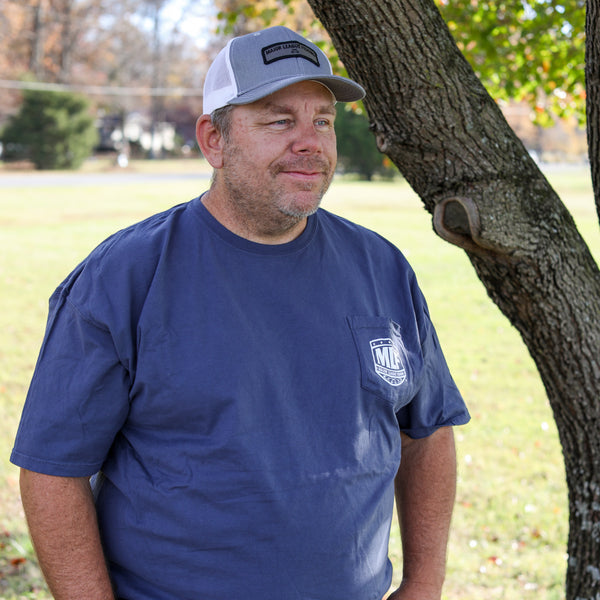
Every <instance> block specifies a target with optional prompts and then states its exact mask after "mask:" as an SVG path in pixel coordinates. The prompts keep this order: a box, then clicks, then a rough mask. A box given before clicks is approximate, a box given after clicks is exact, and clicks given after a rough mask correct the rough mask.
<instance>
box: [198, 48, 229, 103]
mask: <svg viewBox="0 0 600 600" xmlns="http://www.w3.org/2000/svg"><path fill="white" fill-rule="evenodd" d="M233 41H234V40H229V43H228V44H227V46H225V48H223V50H221V51H220V52H219V54H217V57H216V58H215V60H214V61H213V63H212V65H211V66H210V68H209V70H208V73H207V74H206V80H205V81H204V93H203V108H202V112H203V113H204V114H207V115H210V114H211V113H212V112H213V111H214V110H216V109H217V108H220V107H222V106H225V105H226V104H227V103H228V102H229V100H231V99H232V98H235V97H236V96H237V93H238V89H237V85H236V81H235V75H234V73H233V69H232V68H231V62H230V60H229V49H230V46H231V43H232V42H233Z"/></svg>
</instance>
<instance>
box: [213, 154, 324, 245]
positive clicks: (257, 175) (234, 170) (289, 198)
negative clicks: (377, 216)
mask: <svg viewBox="0 0 600 600" xmlns="http://www.w3.org/2000/svg"><path fill="white" fill-rule="evenodd" d="M226 156H227V159H226V164H227V168H224V169H223V171H222V173H221V175H222V177H223V183H224V184H225V188H226V189H227V193H228V196H229V202H230V204H231V208H232V209H233V210H234V211H235V212H236V213H237V215H238V217H239V218H240V219H241V220H243V221H244V222H245V224H246V226H251V227H252V228H255V229H259V230H262V231H264V232H265V233H267V232H274V233H275V232H276V233H283V232H285V231H288V230H290V229H291V228H293V227H294V226H295V225H297V224H298V223H299V222H300V221H302V220H303V219H306V218H307V217H309V216H310V215H312V214H314V213H315V212H316V211H317V210H318V208H319V206H320V203H321V200H322V198H323V196H324V194H325V192H326V191H327V189H328V188H329V185H330V183H331V180H332V178H333V167H332V165H331V163H330V161H329V160H327V159H326V158H325V157H321V156H311V157H297V158H293V159H282V160H278V161H275V162H273V163H271V164H270V165H269V166H268V168H266V169H265V168H264V167H262V170H261V168H260V167H257V165H256V164H254V163H253V162H252V160H249V159H248V158H247V157H246V156H245V154H244V152H243V151H241V150H240V149H239V148H238V147H236V145H235V144H231V146H230V147H229V148H228V149H227V150H226ZM290 171H291V172H293V171H299V172H309V173H320V174H321V175H322V176H321V177H320V178H319V179H318V180H317V179H315V180H314V181H297V182H295V181H290V180H287V179H286V176H285V173H286V172H290Z"/></svg>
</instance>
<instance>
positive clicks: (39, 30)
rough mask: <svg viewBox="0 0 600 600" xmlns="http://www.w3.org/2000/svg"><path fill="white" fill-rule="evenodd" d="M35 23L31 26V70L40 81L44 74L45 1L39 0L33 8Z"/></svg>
mask: <svg viewBox="0 0 600 600" xmlns="http://www.w3.org/2000/svg"><path fill="white" fill-rule="evenodd" d="M32 10H33V23H32V26H31V54H30V56H29V70H30V71H31V72H32V73H33V74H34V75H35V76H36V77H37V78H38V79H40V78H41V76H42V73H43V61H44V41H45V36H44V33H45V23H44V22H45V17H44V0H38V1H37V3H36V4H35V5H34V6H33V7H32Z"/></svg>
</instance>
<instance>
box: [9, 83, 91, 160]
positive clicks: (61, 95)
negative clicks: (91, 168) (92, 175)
mask: <svg viewBox="0 0 600 600" xmlns="http://www.w3.org/2000/svg"><path fill="white" fill-rule="evenodd" d="M2 141H3V143H4V144H5V146H6V158H7V160H11V159H17V160H18V159H29V160H31V161H32V162H33V164H34V165H35V166H36V168H38V169H75V168H77V167H79V166H80V165H81V163H82V162H83V161H84V160H85V159H86V158H87V157H88V156H89V155H90V154H91V151H92V148H93V147H94V145H95V144H96V141H97V132H96V128H95V125H94V120H93V119H92V117H91V116H90V113H89V103H88V102H87V100H85V98H83V97H81V96H77V95H75V94H71V93H67V92H40V91H31V90H28V91H27V92H25V94H24V100H23V104H22V105H21V110H20V111H19V113H18V114H17V115H16V116H15V117H13V118H12V119H11V120H10V121H9V123H8V125H7V126H6V128H5V130H4V132H3V134H2Z"/></svg>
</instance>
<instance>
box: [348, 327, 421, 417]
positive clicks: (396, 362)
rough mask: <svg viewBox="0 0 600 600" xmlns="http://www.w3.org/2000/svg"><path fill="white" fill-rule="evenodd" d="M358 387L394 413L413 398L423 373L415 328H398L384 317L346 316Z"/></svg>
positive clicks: (419, 345)
mask: <svg viewBox="0 0 600 600" xmlns="http://www.w3.org/2000/svg"><path fill="white" fill-rule="evenodd" d="M347 319H348V324H349V326H350V329H351V331H352V336H353V338H354V343H355V345H356V351H357V353H358V359H359V362H360V371H361V386H362V388H363V389H365V390H366V391H368V392H370V393H371V394H375V395H376V396H379V397H380V398H383V399H384V400H385V401H387V402H389V403H390V404H392V405H393V407H394V411H395V412H397V411H398V410H400V409H401V408H402V407H403V406H405V405H406V404H408V402H410V400H411V399H412V398H413V397H414V395H415V393H416V391H417V389H418V385H419V381H420V379H421V375H422V372H423V354H422V352H421V344H420V341H419V337H418V332H417V329H416V324H410V325H412V326H410V325H409V326H407V327H405V328H401V327H400V325H398V323H395V322H394V321H392V319H389V318H387V317H363V316H349V317H347Z"/></svg>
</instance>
